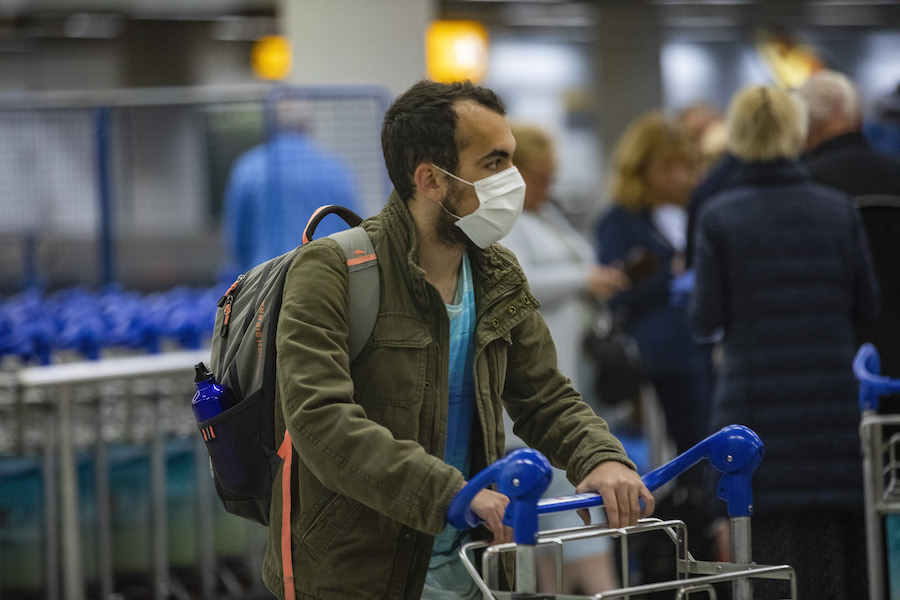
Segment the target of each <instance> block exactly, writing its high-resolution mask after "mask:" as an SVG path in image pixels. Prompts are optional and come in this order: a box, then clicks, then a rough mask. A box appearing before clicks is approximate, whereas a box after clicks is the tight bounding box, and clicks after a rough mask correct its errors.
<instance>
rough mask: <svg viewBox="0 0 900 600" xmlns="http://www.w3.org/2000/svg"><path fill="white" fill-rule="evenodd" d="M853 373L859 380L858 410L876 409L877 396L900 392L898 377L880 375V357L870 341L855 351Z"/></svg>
mask: <svg viewBox="0 0 900 600" xmlns="http://www.w3.org/2000/svg"><path fill="white" fill-rule="evenodd" d="M853 373H854V374H855V375H856V378H857V379H858V380H859V412H863V411H866V410H872V411H877V410H878V400H879V397H881V396H886V395H888V394H898V393H900V379H891V378H890V377H887V376H886V375H881V358H880V357H879V356H878V350H876V349H875V346H873V345H872V344H870V343H866V344H863V345H862V346H860V348H859V350H858V351H857V353H856V357H855V358H854V359H853Z"/></svg>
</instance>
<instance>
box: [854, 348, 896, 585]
mask: <svg viewBox="0 0 900 600" xmlns="http://www.w3.org/2000/svg"><path fill="white" fill-rule="evenodd" d="M853 372H854V374H855V375H856V378H857V379H858V380H859V412H860V423H859V438H860V442H861V443H862V451H863V486H864V489H863V491H864V498H865V511H866V516H865V519H866V558H867V561H868V574H869V598H870V600H885V599H886V598H887V597H888V596H887V590H886V589H885V577H886V575H885V560H886V556H885V549H884V545H883V539H884V517H885V516H886V515H889V514H895V513H900V453H898V446H900V433H896V434H893V435H891V436H890V437H888V438H887V439H885V430H886V429H887V428H888V427H898V428H900V415H880V414H878V404H879V400H880V398H881V397H882V396H887V395H890V394H900V379H891V378H890V377H887V376H884V375H881V359H880V357H879V356H878V351H877V350H876V349H875V346H873V345H872V344H868V343H867V344H863V345H862V346H861V347H860V349H859V351H858V352H857V353H856V358H855V359H854V360H853Z"/></svg>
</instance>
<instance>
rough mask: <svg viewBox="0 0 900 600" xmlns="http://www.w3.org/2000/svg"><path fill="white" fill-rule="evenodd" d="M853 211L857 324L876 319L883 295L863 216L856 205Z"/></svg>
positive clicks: (854, 287) (855, 318) (854, 316)
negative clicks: (880, 291)
mask: <svg viewBox="0 0 900 600" xmlns="http://www.w3.org/2000/svg"><path fill="white" fill-rule="evenodd" d="M851 208H852V212H853V232H854V235H853V239H854V241H855V242H856V243H855V245H854V247H853V252H854V257H853V265H854V269H853V274H854V282H853V283H854V285H853V292H854V293H853V319H854V322H855V323H856V325H857V326H859V325H867V324H869V323H871V322H872V321H874V320H875V317H876V316H877V315H878V314H879V312H880V311H881V308H882V307H881V297H880V295H879V290H878V285H879V282H878V277H877V276H876V275H875V268H874V266H873V264H872V254H871V250H870V248H869V240H868V237H867V236H866V230H865V228H864V227H863V224H862V217H861V216H860V214H859V210H858V209H857V208H856V207H851Z"/></svg>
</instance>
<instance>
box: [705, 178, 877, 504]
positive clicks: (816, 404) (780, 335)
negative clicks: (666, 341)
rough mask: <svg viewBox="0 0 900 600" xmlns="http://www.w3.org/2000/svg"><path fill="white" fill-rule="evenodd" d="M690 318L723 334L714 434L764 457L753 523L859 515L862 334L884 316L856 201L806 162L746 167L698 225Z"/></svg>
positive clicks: (712, 332)
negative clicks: (804, 515)
mask: <svg viewBox="0 0 900 600" xmlns="http://www.w3.org/2000/svg"><path fill="white" fill-rule="evenodd" d="M694 242H695V247H696V254H695V257H694V264H695V267H696V290H695V294H694V298H693V306H692V320H693V324H694V327H695V330H696V332H697V333H698V334H700V335H703V336H713V335H716V334H717V333H718V334H721V335H722V336H723V337H722V346H723V351H724V352H723V360H722V362H721V364H720V366H719V371H718V374H717V380H716V384H715V390H714V395H713V406H714V408H713V423H714V425H715V426H721V425H726V424H730V423H740V424H743V425H747V426H748V427H750V428H751V429H753V430H754V431H756V432H757V433H758V434H759V436H760V437H761V438H762V441H763V443H764V444H765V446H766V456H765V458H764V460H763V462H762V465H761V466H760V468H759V470H758V471H757V474H756V476H755V478H754V485H753V490H754V496H755V500H756V501H755V506H756V511H757V513H758V514H759V513H767V514H771V512H773V511H784V510H790V509H804V510H807V509H811V508H815V507H816V506H820V507H823V508H824V507H827V508H831V509H854V510H856V509H858V510H862V469H861V455H860V450H859V436H858V433H857V429H858V425H859V413H858V412H857V404H856V397H857V383H856V380H855V378H854V377H853V373H852V367H851V364H852V361H853V357H854V354H855V351H856V347H855V341H854V326H855V324H856V323H858V322H860V321H864V320H867V319H870V318H871V317H872V315H873V314H874V313H875V311H876V310H877V306H876V304H877V284H876V282H875V277H874V275H873V271H872V266H871V260H870V258H869V251H868V247H867V242H866V237H865V232H864V230H863V228H862V224H861V221H860V218H859V214H858V211H857V209H856V208H855V207H854V206H853V204H852V202H851V201H850V199H849V197H848V196H846V195H844V194H843V193H841V192H838V191H837V190H834V189H831V188H827V187H824V186H821V185H818V184H815V183H813V182H812V181H811V179H810V178H809V175H808V173H807V171H806V170H805V168H804V167H803V166H802V165H801V164H800V163H798V162H792V161H791V162H789V161H776V162H771V163H754V164H749V165H747V166H746V167H745V169H744V170H743V173H742V175H741V179H740V181H739V182H738V185H737V187H734V188H731V189H729V190H726V191H724V192H722V193H720V194H718V195H717V196H716V197H715V198H713V199H711V200H710V201H709V202H708V203H707V205H706V206H705V207H704V208H703V210H702V211H701V212H700V214H699V218H698V226H697V236H696V239H695V240H694Z"/></svg>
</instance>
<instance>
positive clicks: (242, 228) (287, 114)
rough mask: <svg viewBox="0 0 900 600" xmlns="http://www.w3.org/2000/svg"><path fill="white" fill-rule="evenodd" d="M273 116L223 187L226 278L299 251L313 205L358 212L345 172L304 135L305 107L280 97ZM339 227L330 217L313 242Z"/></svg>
mask: <svg viewBox="0 0 900 600" xmlns="http://www.w3.org/2000/svg"><path fill="white" fill-rule="evenodd" d="M273 112H274V115H275V121H276V124H275V128H274V129H275V131H274V132H272V135H271V137H270V139H269V140H268V141H267V142H266V143H264V144H260V145H258V146H255V147H253V148H251V149H249V150H247V151H246V152H244V153H243V154H241V155H240V156H238V158H237V159H236V160H235V162H234V166H233V167H232V170H231V173H230V175H229V178H228V183H227V187H226V189H225V203H224V218H223V223H222V241H223V243H224V246H225V250H226V255H227V258H226V261H227V262H226V265H225V267H224V270H225V273H224V274H223V275H224V276H225V277H224V278H225V279H228V280H229V281H231V280H233V278H234V277H236V276H237V275H238V274H240V273H243V272H244V271H246V270H248V269H250V268H251V267H254V266H256V265H258V264H260V263H262V262H265V261H267V260H269V259H270V258H274V257H276V256H280V255H281V254H284V253H285V252H288V251H290V250H293V249H294V248H296V247H297V246H299V245H300V243H301V238H302V236H303V230H304V229H305V228H306V223H307V221H308V220H309V218H310V217H311V216H312V214H313V212H315V210H316V209H317V208H319V207H320V206H323V205H325V204H339V205H341V206H346V207H347V208H349V209H351V210H353V211H355V212H357V213H359V211H360V209H361V203H360V202H359V200H358V197H357V192H356V189H355V184H354V178H353V172H352V171H351V169H350V167H349V166H348V165H347V163H346V162H345V161H344V160H343V159H342V158H340V157H338V156H336V155H334V154H331V153H329V152H327V151H325V150H323V149H322V148H321V147H319V146H318V145H317V144H316V143H315V142H314V141H313V140H312V138H311V135H310V133H309V127H310V123H311V122H312V117H311V114H310V106H309V104H308V103H306V102H304V101H302V100H300V99H282V100H280V101H278V102H277V104H276V105H275V108H274V109H273ZM361 216H366V215H361ZM346 228H347V226H346V224H344V223H343V221H341V220H340V219H339V218H338V217H334V216H329V217H326V218H325V220H323V221H322V223H321V225H320V227H318V228H317V229H316V237H317V238H318V237H324V236H326V235H328V234H330V233H334V232H335V231H340V230H342V229H346Z"/></svg>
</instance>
